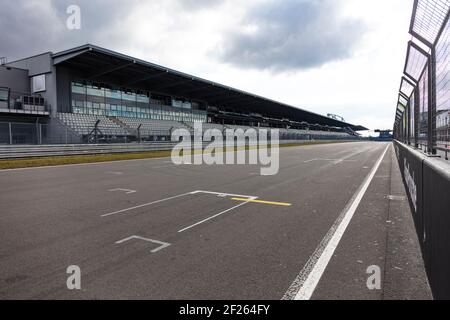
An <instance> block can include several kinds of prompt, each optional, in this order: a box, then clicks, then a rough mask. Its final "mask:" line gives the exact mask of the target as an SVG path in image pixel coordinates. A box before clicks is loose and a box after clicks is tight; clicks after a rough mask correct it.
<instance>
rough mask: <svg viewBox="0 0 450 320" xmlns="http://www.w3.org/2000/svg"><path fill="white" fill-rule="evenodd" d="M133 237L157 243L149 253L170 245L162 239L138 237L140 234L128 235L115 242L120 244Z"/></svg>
mask: <svg viewBox="0 0 450 320" xmlns="http://www.w3.org/2000/svg"><path fill="white" fill-rule="evenodd" d="M133 239H137V240H143V241H147V242H152V243H156V244H159V247H158V248H156V249H153V250H152V251H150V252H151V253H156V252H158V251H161V250H162V249H165V248H167V247H168V246H170V243H167V242H162V241H158V240H153V239H147V238H144V237H140V236H131V237H128V238H125V239H122V240H119V241H116V244H122V243H124V242H127V241H130V240H133Z"/></svg>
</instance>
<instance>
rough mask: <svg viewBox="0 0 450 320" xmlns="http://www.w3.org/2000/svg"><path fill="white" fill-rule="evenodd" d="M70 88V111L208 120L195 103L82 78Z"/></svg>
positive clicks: (180, 119) (142, 117)
mask: <svg viewBox="0 0 450 320" xmlns="http://www.w3.org/2000/svg"><path fill="white" fill-rule="evenodd" d="M71 87H72V90H71V91H72V112H73V113H78V114H88V115H101V116H111V117H127V118H137V119H151V120H167V121H185V122H206V120H207V115H206V112H205V111H201V110H196V108H198V106H199V104H198V103H195V102H190V101H182V100H177V99H171V98H167V97H166V99H162V98H161V97H160V96H155V97H153V96H152V95H151V94H150V93H149V92H143V91H137V90H127V89H118V88H112V87H109V86H107V85H102V84H94V83H90V82H83V81H76V82H72V84H71ZM170 104H171V105H170Z"/></svg>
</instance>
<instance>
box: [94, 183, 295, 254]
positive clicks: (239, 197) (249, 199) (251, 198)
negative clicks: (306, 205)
mask: <svg viewBox="0 0 450 320" xmlns="http://www.w3.org/2000/svg"><path fill="white" fill-rule="evenodd" d="M110 191H124V192H127V191H128V192H127V193H130V192H131V193H133V192H132V191H134V190H126V189H113V190H110ZM197 194H207V195H215V196H217V197H219V198H230V200H233V201H240V202H242V203H240V204H238V205H236V206H233V207H231V208H229V209H226V210H224V211H222V212H219V213H217V214H214V215H212V216H210V217H208V218H206V219H203V220H201V221H198V222H196V223H194V224H192V225H190V226H187V227H185V228H182V229H180V230H179V231H178V233H183V232H185V231H188V230H190V229H193V228H195V227H197V226H199V225H201V224H203V223H205V222H208V221H210V220H213V219H215V218H217V217H219V216H221V215H224V214H225V213H228V212H230V211H233V210H236V209H238V208H240V207H243V206H245V205H247V204H249V203H258V204H267V205H276V206H286V207H289V206H292V204H290V203H285V202H273V201H263V200H258V199H259V197H257V196H248V195H239V194H232V193H224V192H214V191H203V190H197V191H193V192H188V193H183V194H179V195H176V196H173V197H168V198H164V199H160V200H156V201H152V202H149V203H144V204H141V205H137V206H134V207H131V208H126V209H122V210H119V211H114V212H110V213H106V214H103V215H101V216H100V217H102V218H105V217H109V216H113V215H117V214H124V213H127V212H130V211H133V210H136V209H140V208H144V207H148V206H151V205H154V204H158V203H162V202H167V201H170V200H174V199H178V198H182V197H187V196H191V195H197ZM134 239H137V240H142V241H146V242H151V243H155V244H159V245H160V246H159V247H158V248H156V249H153V250H152V251H151V252H152V253H156V252H158V251H160V250H162V249H165V248H167V247H168V246H170V245H171V244H170V243H167V242H162V241H158V240H153V239H148V238H144V237H141V236H137V235H133V236H130V237H128V238H125V239H122V240H119V241H117V242H116V244H122V243H124V242H127V241H130V240H134Z"/></svg>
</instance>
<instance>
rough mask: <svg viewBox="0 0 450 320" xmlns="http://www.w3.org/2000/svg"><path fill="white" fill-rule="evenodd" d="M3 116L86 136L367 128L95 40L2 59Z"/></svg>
mask: <svg viewBox="0 0 450 320" xmlns="http://www.w3.org/2000/svg"><path fill="white" fill-rule="evenodd" d="M18 92H23V93H22V94H20V93H19V94H18ZM30 101H31V102H32V104H33V105H38V106H37V107H36V106H33V107H30ZM52 120H54V121H52ZM2 122H3V123H7V122H14V123H22V122H23V123H33V122H34V123H40V124H48V125H49V126H51V125H53V124H55V123H57V124H58V125H61V126H65V127H67V130H70V132H72V133H73V134H75V135H78V136H79V140H80V141H82V142H85V143H91V142H98V141H104V142H133V141H161V140H163V141H164V140H168V139H170V136H171V133H172V132H173V130H174V129H177V128H184V129H187V130H189V131H190V132H193V127H194V123H195V122H201V123H202V124H203V129H204V130H207V129H210V128H216V129H219V130H221V131H223V130H225V129H235V128H242V129H246V128H256V129H260V128H278V129H280V130H281V131H280V135H281V138H282V139H295V140H299V139H308V140H315V139H356V138H358V137H359V135H358V134H357V133H356V132H357V131H360V130H366V128H364V127H362V126H357V125H352V124H349V123H346V122H344V121H343V119H337V118H330V117H325V116H322V115H318V114H315V113H312V112H309V111H305V110H302V109H299V108H295V107H292V106H289V105H286V104H283V103H280V102H277V101H273V100H269V99H266V98H263V97H260V96H256V95H254V94H250V93H247V92H243V91H240V90H237V89H234V88H230V87H227V86H223V85H220V84H218V83H214V82H211V81H208V80H204V79H201V78H197V77H194V76H191V75H187V74H184V73H181V72H178V71H175V70H171V69H168V68H165V67H161V66H159V65H155V64H152V63H149V62H146V61H142V60H139V59H136V58H132V57H129V56H126V55H123V54H120V53H116V52H113V51H110V50H107V49H104V48H100V47H97V46H93V45H85V46H81V47H77V48H73V49H70V50H67V51H63V52H59V53H44V54H40V55H37V56H33V57H30V58H25V59H22V60H18V61H14V62H9V63H7V64H5V65H3V66H0V125H1V123H2ZM56 131H58V130H49V131H48V132H56ZM59 131H60V130H59ZM10 134H11V133H10ZM12 134H14V133H12ZM28 140H33V139H24V141H28ZM0 141H15V140H14V139H12V138H11V137H10V139H1V140H0ZM36 141H39V139H36Z"/></svg>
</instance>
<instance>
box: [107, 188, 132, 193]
mask: <svg viewBox="0 0 450 320" xmlns="http://www.w3.org/2000/svg"><path fill="white" fill-rule="evenodd" d="M108 191H109V192H117V191H121V192H125V193H126V194H132V193H136V192H137V191H136V190H131V189H122V188H117V189H110V190H108Z"/></svg>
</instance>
